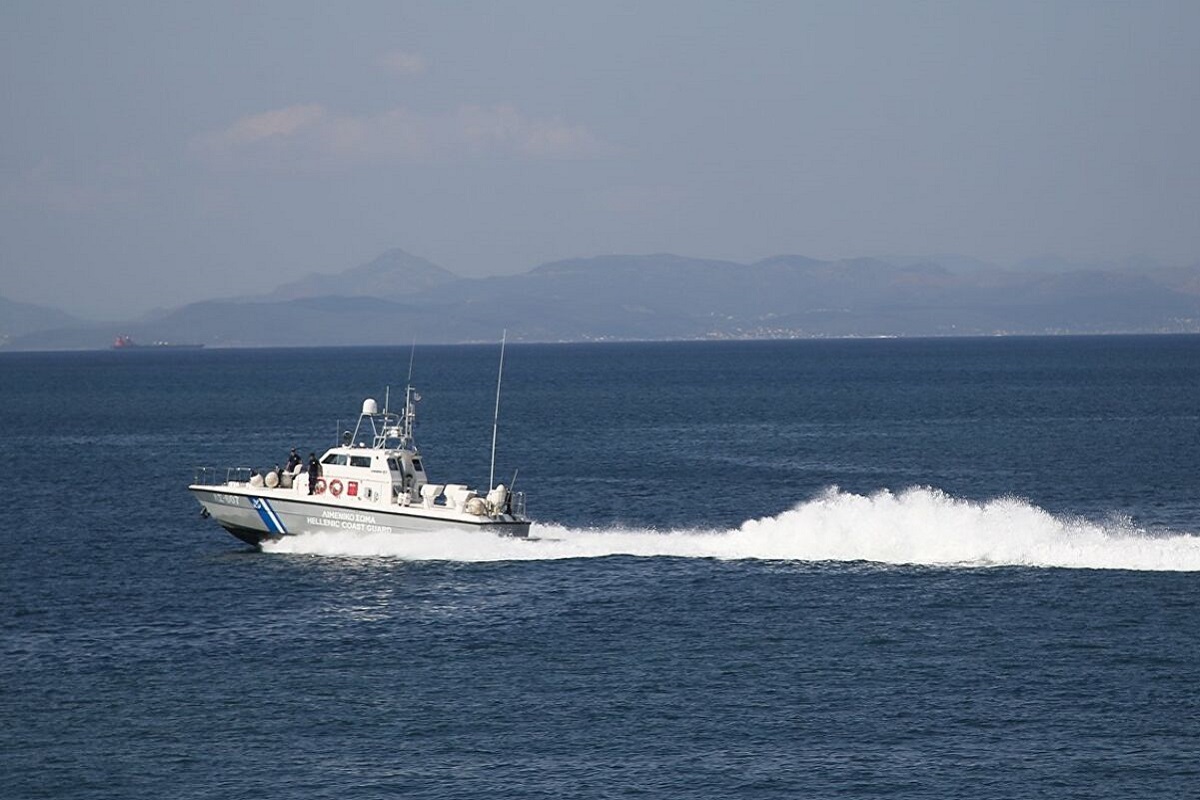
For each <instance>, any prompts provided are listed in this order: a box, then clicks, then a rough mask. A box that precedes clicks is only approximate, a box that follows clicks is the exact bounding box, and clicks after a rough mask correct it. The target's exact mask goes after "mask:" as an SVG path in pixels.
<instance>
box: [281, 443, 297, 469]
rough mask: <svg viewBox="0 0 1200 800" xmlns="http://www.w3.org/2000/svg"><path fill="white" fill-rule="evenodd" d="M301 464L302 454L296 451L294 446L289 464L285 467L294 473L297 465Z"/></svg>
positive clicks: (289, 455)
mask: <svg viewBox="0 0 1200 800" xmlns="http://www.w3.org/2000/svg"><path fill="white" fill-rule="evenodd" d="M298 466H300V454H299V453H297V452H296V448H294V447H293V448H292V452H291V453H288V460H287V466H286V467H284V469H286V470H287V471H288V472H292V473H294V472H295V471H296V467H298Z"/></svg>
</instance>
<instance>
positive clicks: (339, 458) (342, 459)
mask: <svg viewBox="0 0 1200 800" xmlns="http://www.w3.org/2000/svg"><path fill="white" fill-rule="evenodd" d="M321 463H322V464H333V465H335V466H342V467H344V466H346V456H345V455H344V454H338V455H335V454H333V453H330V454H329V455H327V456H325V458H323V459H321Z"/></svg>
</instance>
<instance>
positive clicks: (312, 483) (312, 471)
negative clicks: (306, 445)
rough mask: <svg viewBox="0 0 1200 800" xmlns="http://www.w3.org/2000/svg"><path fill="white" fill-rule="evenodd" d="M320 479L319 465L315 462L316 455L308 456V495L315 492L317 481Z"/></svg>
mask: <svg viewBox="0 0 1200 800" xmlns="http://www.w3.org/2000/svg"><path fill="white" fill-rule="evenodd" d="M320 479H321V463H320V462H319V461H317V454H316V453H309V454H308V493H309V494H313V493H314V492H316V491H317V481H318V480H320Z"/></svg>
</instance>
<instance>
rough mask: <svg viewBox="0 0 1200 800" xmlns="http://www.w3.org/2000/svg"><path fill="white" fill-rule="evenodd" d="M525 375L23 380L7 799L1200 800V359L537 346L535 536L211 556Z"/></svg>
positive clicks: (341, 368)
mask: <svg viewBox="0 0 1200 800" xmlns="http://www.w3.org/2000/svg"><path fill="white" fill-rule="evenodd" d="M410 355H411V356H412V376H413V377H412V382H413V384H414V385H415V386H417V387H418V389H419V391H420V393H421V394H422V396H423V400H422V402H421V404H420V411H419V416H418V421H417V430H416V434H417V441H418V443H419V444H420V446H421V448H422V450H423V451H424V453H425V459H426V465H427V467H428V469H429V471H430V473H431V477H432V478H433V479H434V480H435V481H437V482H448V481H449V482H464V483H472V484H475V485H484V484H486V483H487V479H488V472H489V460H490V446H491V434H492V419H493V412H494V403H495V397H496V395H495V391H496V383H495V382H496V372H497V366H498V358H499V346H498V345H495V346H470V347H432V346H428V347H424V346H418V347H417V348H415V352H412V353H410V351H409V349H408V348H396V349H386V348H384V349H380V348H369V349H368V348H363V349H337V350H330V349H311V350H243V351H237V350H200V351H191V352H184V351H155V350H142V351H132V352H120V351H117V352H86V353H28V354H22V353H8V354H3V355H0V464H3V466H4V472H3V483H2V485H3V487H4V489H3V491H4V497H5V500H4V503H3V512H2V513H3V516H2V522H0V544H2V561H0V564H2V566H0V796H2V797H4V798H6V799H7V798H14V799H15V798H102V797H103V798H110V797H111V798H155V799H156V800H157V798H165V797H169V798H213V799H214V800H218V799H220V800H226V799H227V798H256V799H257V798H330V799H331V800H332V799H336V800H349V799H350V798H375V797H383V796H395V797H405V798H487V800H501V799H503V798H521V799H522V800H524V799H525V798H555V799H557V798H637V797H644V798H730V797H732V798H746V799H747V800H752V799H754V798H798V797H805V798H807V797H815V798H824V797H833V796H840V797H886V798H939V799H941V798H952V797H971V798H1024V797H1053V798H1060V797H1061V798H1139V797H1161V798H1179V797H1185V796H1190V797H1195V796H1197V793H1198V791H1200V790H1198V789H1197V787H1200V469H1198V468H1197V464H1198V456H1200V337H1166V336H1163V337H1099V338H1065V337H1064V338H1029V339H1025V338H999V339H963V340H871V341H812V342H747V343H733V342H728V343H721V342H713V343H670V344H594V345H582V344H580V345H510V346H509V347H508V349H507V351H506V354H505V361H504V385H503V394H502V397H501V405H500V425H499V437H498V452H497V459H496V472H497V480H498V481H499V480H503V481H504V482H506V483H511V482H512V480H513V477H514V474H515V477H516V486H515V488H516V489H517V490H520V491H524V492H526V493H527V496H528V510H529V513H530V515H531V516H532V517H533V518H534V519H535V525H534V528H533V534H534V536H535V537H537V540H536V541H515V540H501V539H496V538H491V537H486V536H485V537H477V538H470V537H467V538H465V539H464V538H462V537H458V538H438V537H420V536H414V537H411V538H407V539H398V538H388V537H380V536H378V535H371V534H338V535H322V536H314V537H297V538H295V539H291V540H287V541H285V542H281V543H279V544H276V545H269V546H268V548H267V551H266V552H257V551H254V550H252V549H249V548H247V547H246V546H245V545H243V544H241V543H240V542H238V541H237V540H236V539H234V538H233V537H231V536H229V535H228V534H226V533H225V532H224V531H223V530H221V529H220V528H219V527H218V526H217V525H216V524H215V523H214V522H213V521H212V520H204V519H201V517H200V514H199V506H198V505H197V504H196V503H195V502H194V500H193V499H192V498H191V496H190V495H189V494H188V492H187V491H186V486H187V484H188V483H189V482H190V481H191V479H192V476H193V472H194V468H195V467H197V466H201V465H207V466H229V465H247V466H258V467H260V468H263V467H270V466H272V465H274V464H275V463H277V462H281V461H283V460H284V459H285V457H286V455H287V453H288V450H289V449H290V448H291V447H293V446H295V447H298V448H300V449H301V451H302V452H303V453H305V454H307V452H308V451H310V450H316V451H318V452H320V450H321V449H322V448H324V447H327V446H329V445H330V444H332V443H333V441H334V440H335V439H336V437H337V436H338V433H339V431H340V430H343V429H344V428H345V427H346V426H347V425H348V424H349V423H352V421H353V419H354V418H355V416H356V414H357V412H358V409H359V407H360V406H361V403H362V400H363V399H364V398H366V397H374V398H377V399H379V400H380V401H381V403H382V400H383V398H384V396H385V393H386V392H387V387H389V386H390V387H391V388H390V392H391V400H392V404H393V406H395V405H397V398H399V397H402V396H403V387H404V384H405V382H406V378H407V375H408V371H409V363H410Z"/></svg>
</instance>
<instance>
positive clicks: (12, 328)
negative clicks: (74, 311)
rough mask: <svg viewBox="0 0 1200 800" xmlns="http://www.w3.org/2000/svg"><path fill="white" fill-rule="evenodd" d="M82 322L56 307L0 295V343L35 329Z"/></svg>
mask: <svg viewBox="0 0 1200 800" xmlns="http://www.w3.org/2000/svg"><path fill="white" fill-rule="evenodd" d="M82 324H83V323H82V322H81V321H80V320H78V319H76V318H75V317H73V316H71V315H70V314H68V313H66V312H64V311H59V310H58V309H56V308H49V307H47V306H39V305H34V304H33V303H18V302H16V301H15V300H9V299H7V298H4V297H0V345H3V344H5V343H6V342H9V341H11V340H13V339H16V338H18V337H21V336H25V335H27V334H30V333H35V332H37V331H45V330H52V329H54V328H66V327H70V326H75V325H82Z"/></svg>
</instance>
